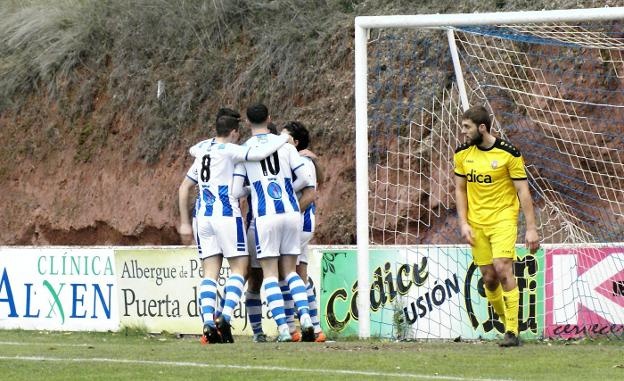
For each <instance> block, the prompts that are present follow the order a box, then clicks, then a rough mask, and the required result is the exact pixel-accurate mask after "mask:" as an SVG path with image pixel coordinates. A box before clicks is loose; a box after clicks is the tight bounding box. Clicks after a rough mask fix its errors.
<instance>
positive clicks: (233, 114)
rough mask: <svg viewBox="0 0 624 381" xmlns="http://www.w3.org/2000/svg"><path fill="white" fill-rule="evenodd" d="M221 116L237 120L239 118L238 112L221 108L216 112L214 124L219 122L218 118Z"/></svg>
mask: <svg viewBox="0 0 624 381" xmlns="http://www.w3.org/2000/svg"><path fill="white" fill-rule="evenodd" d="M222 116H231V117H233V118H236V119H239V120H240V117H241V116H240V113H239V112H238V111H236V110H234V109H231V108H228V107H221V108H220V109H219V110H217V117H216V118H215V122H216V121H217V120H219V118H220V117H222Z"/></svg>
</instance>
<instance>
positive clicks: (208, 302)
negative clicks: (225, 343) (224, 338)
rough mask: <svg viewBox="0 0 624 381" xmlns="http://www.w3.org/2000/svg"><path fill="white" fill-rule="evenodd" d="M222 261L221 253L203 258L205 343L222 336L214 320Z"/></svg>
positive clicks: (201, 304)
mask: <svg viewBox="0 0 624 381" xmlns="http://www.w3.org/2000/svg"><path fill="white" fill-rule="evenodd" d="M222 261H223V257H222V256H221V255H220V254H219V255H213V256H210V257H206V258H203V259H202V269H203V271H204V277H203V279H202V281H201V283H200V285H199V307H200V311H201V317H202V320H203V324H204V328H203V333H204V335H203V336H202V343H203V344H206V343H211V344H214V343H220V342H221V336H220V335H219V333H218V332H217V327H216V323H215V321H214V313H215V307H216V303H217V277H218V276H219V270H220V269H221V264H222Z"/></svg>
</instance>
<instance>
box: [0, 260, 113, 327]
mask: <svg viewBox="0 0 624 381" xmlns="http://www.w3.org/2000/svg"><path fill="white" fill-rule="evenodd" d="M115 275H116V273H115V263H114V259H113V250H111V249H92V248H0V328H2V329H17V328H19V329H37V330H38V329H46V330H59V331H60V330H62V331H83V330H88V331H107V330H117V329H118V328H119V313H118V310H117V286H116V278H115Z"/></svg>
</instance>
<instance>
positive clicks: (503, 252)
mask: <svg viewBox="0 0 624 381" xmlns="http://www.w3.org/2000/svg"><path fill="white" fill-rule="evenodd" d="M517 233H518V228H517V225H516V224H515V223H510V224H505V225H497V226H496V227H494V228H493V233H492V237H491V239H490V240H491V242H492V252H493V256H494V258H493V262H494V268H495V270H496V276H497V277H498V279H499V280H500V283H501V286H502V288H503V292H502V294H503V301H504V304H505V338H504V339H503V342H502V343H501V346H505V347H512V346H518V345H520V340H519V339H518V312H519V308H520V292H519V290H518V284H517V282H516V277H515V276H514V273H513V263H514V261H515V260H516V247H515V245H516V237H517Z"/></svg>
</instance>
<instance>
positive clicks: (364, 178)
mask: <svg viewBox="0 0 624 381" xmlns="http://www.w3.org/2000/svg"><path fill="white" fill-rule="evenodd" d="M367 44H368V29H366V28H363V27H360V26H358V25H357V23H356V25H355V188H356V208H355V210H356V222H357V229H356V232H357V253H358V255H357V267H358V269H357V274H358V298H357V308H358V321H359V336H360V338H361V339H366V338H368V337H370V299H369V294H370V292H369V290H370V281H369V279H368V109H367V108H368V94H367V85H368V62H367V59H368V57H367V54H368V53H367Z"/></svg>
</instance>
